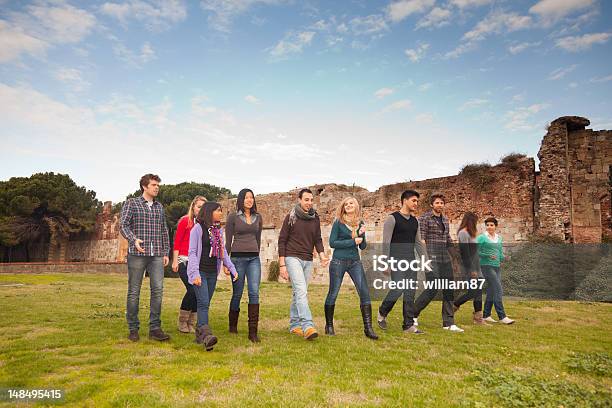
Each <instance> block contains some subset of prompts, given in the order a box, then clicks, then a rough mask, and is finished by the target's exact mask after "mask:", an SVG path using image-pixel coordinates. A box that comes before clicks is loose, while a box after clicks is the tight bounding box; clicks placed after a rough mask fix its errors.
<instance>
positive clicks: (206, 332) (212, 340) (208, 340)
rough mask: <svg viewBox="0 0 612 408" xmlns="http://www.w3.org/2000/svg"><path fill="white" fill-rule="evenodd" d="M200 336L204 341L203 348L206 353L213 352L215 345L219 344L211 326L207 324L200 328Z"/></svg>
mask: <svg viewBox="0 0 612 408" xmlns="http://www.w3.org/2000/svg"><path fill="white" fill-rule="evenodd" d="M200 336H201V339H202V346H204V349H206V351H212V349H213V347H214V345H215V344H217V338H216V337H215V336H214V335H213V334H212V330H211V329H210V326H209V325H207V324H205V325H204V326H202V327H200Z"/></svg>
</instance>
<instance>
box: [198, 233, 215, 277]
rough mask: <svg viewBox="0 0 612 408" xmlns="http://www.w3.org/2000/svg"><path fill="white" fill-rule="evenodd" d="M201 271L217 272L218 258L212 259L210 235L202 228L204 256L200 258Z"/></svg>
mask: <svg viewBox="0 0 612 408" xmlns="http://www.w3.org/2000/svg"><path fill="white" fill-rule="evenodd" d="M200 271H202V272H213V273H216V272H217V257H216V256H213V257H210V234H209V233H208V230H207V229H206V228H202V256H201V257H200Z"/></svg>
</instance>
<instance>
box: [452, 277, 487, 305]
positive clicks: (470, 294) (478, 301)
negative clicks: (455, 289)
mask: <svg viewBox="0 0 612 408" xmlns="http://www.w3.org/2000/svg"><path fill="white" fill-rule="evenodd" d="M469 279H471V278H470V277H467V278H466V280H469ZM477 286H479V285H477ZM470 299H472V303H474V312H481V311H482V289H481V288H480V287H477V288H476V289H468V291H467V292H466V293H464V294H463V295H461V296H459V298H458V299H457V300H455V306H457V307H459V306H461V305H462V304H464V303H466V302H467V301H468V300H470Z"/></svg>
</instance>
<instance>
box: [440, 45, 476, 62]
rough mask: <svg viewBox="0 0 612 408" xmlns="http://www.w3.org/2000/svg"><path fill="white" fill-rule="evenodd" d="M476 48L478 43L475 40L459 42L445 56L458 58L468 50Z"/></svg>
mask: <svg viewBox="0 0 612 408" xmlns="http://www.w3.org/2000/svg"><path fill="white" fill-rule="evenodd" d="M475 48H476V43H475V42H473V41H470V42H466V43H463V44H459V45H458V46H457V48H455V49H454V50H452V51H449V52H447V53H446V54H444V58H458V57H459V56H461V55H463V54H465V53H466V52H469V51H472V50H474V49H475Z"/></svg>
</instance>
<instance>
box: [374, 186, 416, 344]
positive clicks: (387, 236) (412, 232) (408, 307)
mask: <svg viewBox="0 0 612 408" xmlns="http://www.w3.org/2000/svg"><path fill="white" fill-rule="evenodd" d="M400 200H401V203H402V207H401V208H400V210H399V211H396V212H394V213H392V214H391V215H389V216H388V217H387V219H386V220H385V224H384V227H383V247H384V248H385V249H387V248H388V249H389V252H388V253H389V257H390V258H394V259H395V260H398V261H399V260H405V261H412V260H415V259H417V257H419V258H421V256H425V257H427V251H426V248H425V243H424V242H423V240H422V238H421V232H420V228H419V221H418V220H417V218H416V217H415V215H414V214H415V213H416V210H417V207H418V205H419V193H417V192H416V191H414V190H406V191H404V192H403V193H402V195H401V197H400ZM415 251H416V256H415ZM410 279H412V280H413V281H414V282H416V279H417V272H416V271H414V270H412V269H409V270H406V271H401V270H397V269H396V270H392V271H391V280H392V281H393V282H397V283H399V282H400V281H405V282H406V281H408V280H410ZM415 291H416V289H415V288H413V287H410V286H406V287H405V288H404V289H398V288H394V289H391V290H389V292H388V293H387V296H386V297H385V299H384V300H383V302H382V304H381V305H380V308H379V309H378V319H377V320H378V325H379V326H380V328H381V329H383V330H386V329H387V321H386V318H387V315H388V314H389V312H390V311H391V309H393V306H394V305H395V302H396V301H397V300H398V299H399V298H400V296H402V294H403V295H404V299H403V308H402V311H403V317H404V321H403V324H402V329H403V330H404V331H405V332H407V333H413V334H423V332H422V331H421V330H419V329H418V328H417V326H415V324H414V315H415V310H414V294H415Z"/></svg>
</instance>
